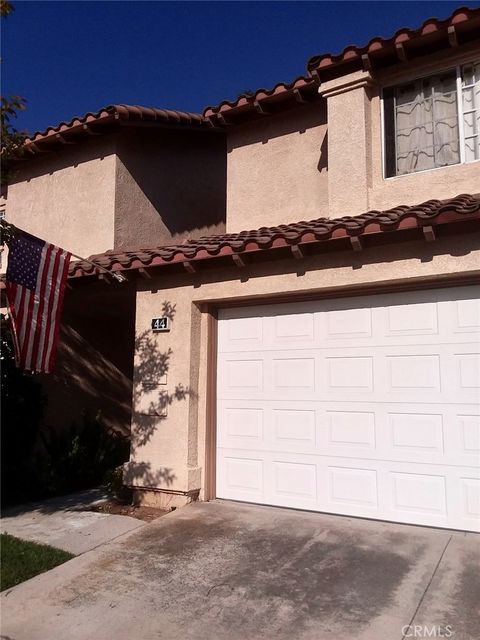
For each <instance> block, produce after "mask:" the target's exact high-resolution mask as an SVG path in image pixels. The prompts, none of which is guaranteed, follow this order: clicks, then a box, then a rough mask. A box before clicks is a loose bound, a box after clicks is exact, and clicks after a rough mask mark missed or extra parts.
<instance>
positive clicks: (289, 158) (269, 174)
mask: <svg viewBox="0 0 480 640" xmlns="http://www.w3.org/2000/svg"><path fill="white" fill-rule="evenodd" d="M326 131H327V127H326V111H325V104H324V102H317V103H315V104H313V105H309V106H306V107H301V108H296V109H293V110H291V111H289V112H288V113H286V114H279V115H276V116H271V117H265V118H264V119H260V120H257V121H255V122H253V123H249V124H244V125H241V126H238V127H237V128H235V129H233V130H229V133H228V155H227V167H228V168H227V231H228V232H229V233H235V232H238V231H242V230H244V229H257V228H259V227H263V226H274V225H279V224H286V223H289V222H297V221H299V220H311V219H313V218H319V217H321V216H326V215H327V205H328V183H327V137H326Z"/></svg>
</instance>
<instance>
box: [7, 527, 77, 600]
mask: <svg viewBox="0 0 480 640" xmlns="http://www.w3.org/2000/svg"><path fill="white" fill-rule="evenodd" d="M0 544H1V548H0V552H1V565H2V572H1V580H0V591H4V590H5V589H10V587H14V586H15V585H16V584H19V583H20V582H24V581H25V580H28V579H29V578H33V576H36V575H38V574H39V573H43V572H44V571H48V570H49V569H53V567H56V566H57V565H59V564H62V563H63V562H66V561H67V560H70V559H71V558H73V557H74V556H73V555H72V554H71V553H68V552H67V551H62V549H56V548H55V547H50V546H49V545H47V544H37V543H35V542H27V541H26V540H20V538H15V537H14V536H10V535H8V534H7V533H2V534H1V535H0Z"/></svg>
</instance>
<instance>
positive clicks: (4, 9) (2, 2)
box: [0, 0, 15, 18]
mask: <svg viewBox="0 0 480 640" xmlns="http://www.w3.org/2000/svg"><path fill="white" fill-rule="evenodd" d="M13 11H15V7H14V6H13V4H12V3H11V2H9V1H8V0H0V17H2V18H6V17H7V16H8V15H10V14H11V13H12V12H13Z"/></svg>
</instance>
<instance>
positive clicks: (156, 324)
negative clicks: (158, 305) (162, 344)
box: [152, 316, 170, 331]
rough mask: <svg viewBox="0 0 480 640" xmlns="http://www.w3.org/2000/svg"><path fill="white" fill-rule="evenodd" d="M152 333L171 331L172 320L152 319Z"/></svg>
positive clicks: (164, 317)
mask: <svg viewBox="0 0 480 640" xmlns="http://www.w3.org/2000/svg"><path fill="white" fill-rule="evenodd" d="M152 331H170V320H169V319H168V318H167V316H163V317H162V318H152Z"/></svg>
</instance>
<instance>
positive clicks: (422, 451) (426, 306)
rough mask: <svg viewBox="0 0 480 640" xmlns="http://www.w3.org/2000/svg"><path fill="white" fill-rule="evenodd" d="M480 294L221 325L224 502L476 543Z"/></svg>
mask: <svg viewBox="0 0 480 640" xmlns="http://www.w3.org/2000/svg"><path fill="white" fill-rule="evenodd" d="M478 294H479V291H478V289H475V288H473V287H463V288H455V289H440V290H433V291H419V292H414V293H396V294H388V295H375V296H371V295H369V296H363V297H357V298H349V299H342V300H335V301H318V302H308V303H293V304H282V305H265V306H261V307H260V306H257V307H254V308H239V309H232V310H223V311H221V313H220V316H219V327H218V329H219V338H218V367H219V368H218V426H217V447H218V449H217V497H219V498H228V499H232V500H244V501H248V502H257V503H262V504H270V505H280V506H286V507H294V508H299V509H309V510H314V511H326V512H330V513H339V514H348V515H353V516H362V517H368V518H378V519H383V520H393V521H398V522H410V523H417V524H423V525H433V526H440V527H452V528H459V529H465V530H480V475H479V454H480V450H479V438H480V417H479V405H478V401H479V372H480V355H479V351H480V349H479V329H480V300H479V299H478V298H479V296H478Z"/></svg>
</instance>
